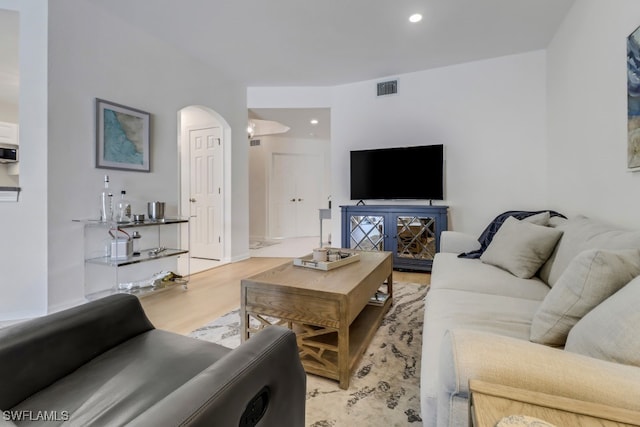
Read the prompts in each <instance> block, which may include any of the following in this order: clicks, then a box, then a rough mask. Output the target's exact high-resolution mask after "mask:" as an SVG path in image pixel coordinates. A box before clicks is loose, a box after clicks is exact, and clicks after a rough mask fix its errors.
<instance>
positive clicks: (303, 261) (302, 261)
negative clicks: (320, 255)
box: [293, 248, 360, 271]
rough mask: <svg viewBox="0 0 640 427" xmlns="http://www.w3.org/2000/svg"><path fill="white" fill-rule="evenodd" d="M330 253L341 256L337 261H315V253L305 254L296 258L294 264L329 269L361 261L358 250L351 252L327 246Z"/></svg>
mask: <svg viewBox="0 0 640 427" xmlns="http://www.w3.org/2000/svg"><path fill="white" fill-rule="evenodd" d="M327 250H328V255H329V257H331V255H334V256H335V255H337V256H338V257H339V258H338V259H337V260H335V261H314V260H313V254H309V255H306V256H303V257H302V258H294V259H293V265H295V266H298V267H306V268H312V269H314V270H323V271H329V270H333V269H334V268H338V267H342V266H343V265H347V264H351V263H353V262H356V261H360V254H358V253H357V252H349V251H346V250H342V249H337V248H327Z"/></svg>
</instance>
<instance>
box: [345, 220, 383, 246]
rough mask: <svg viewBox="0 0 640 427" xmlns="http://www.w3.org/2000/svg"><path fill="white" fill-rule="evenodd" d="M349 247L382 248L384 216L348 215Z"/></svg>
mask: <svg viewBox="0 0 640 427" xmlns="http://www.w3.org/2000/svg"><path fill="white" fill-rule="evenodd" d="M349 227H350V229H349V230H350V231H349V237H350V241H351V243H350V245H349V248H351V249H357V250H361V251H383V250H384V217H383V216H378V215H364V216H362V215H353V216H351V217H350V225H349Z"/></svg>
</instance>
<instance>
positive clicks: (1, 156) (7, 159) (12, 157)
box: [0, 144, 18, 163]
mask: <svg viewBox="0 0 640 427" xmlns="http://www.w3.org/2000/svg"><path fill="white" fill-rule="evenodd" d="M17 161H18V146H17V145H15V144H0V163H14V162H17Z"/></svg>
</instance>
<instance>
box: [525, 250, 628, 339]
mask: <svg viewBox="0 0 640 427" xmlns="http://www.w3.org/2000/svg"><path fill="white" fill-rule="evenodd" d="M638 275H640V249H623V250H611V251H606V250H599V249H590V250H586V251H584V252H581V253H580V254H578V255H577V256H576V257H575V258H574V259H573V260H572V261H571V262H570V263H569V266H568V267H567V269H566V270H565V271H564V272H563V273H562V275H561V276H560V277H559V278H558V281H557V282H556V284H555V285H554V286H553V288H551V290H550V291H549V293H548V294H547V296H546V297H545V298H544V300H543V301H542V304H541V305H540V307H538V310H537V311H536V314H535V315H534V316H533V321H532V323H531V334H530V337H529V339H530V340H531V341H533V342H537V343H540V344H546V345H552V346H562V345H564V343H565V341H566V339H567V335H568V334H569V331H570V330H571V328H572V327H573V325H575V324H576V323H577V322H578V321H579V320H580V319H581V318H582V317H583V316H584V315H585V314H587V313H588V312H589V311H591V309H593V308H594V307H595V306H597V305H598V304H600V303H601V302H602V301H604V300H605V299H606V298H608V297H609V296H610V295H612V294H614V293H615V292H617V291H618V290H619V289H620V288H622V287H623V286H624V285H626V284H627V283H629V282H630V281H631V280H632V279H633V278H634V277H636V276H638Z"/></svg>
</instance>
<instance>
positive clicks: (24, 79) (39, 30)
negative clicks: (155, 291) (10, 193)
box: [0, 0, 48, 320]
mask: <svg viewBox="0 0 640 427" xmlns="http://www.w3.org/2000/svg"><path fill="white" fill-rule="evenodd" d="M47 4H48V2H47V0H33V1H28V2H25V1H20V0H0V8H3V9H8V10H16V11H19V13H20V86H21V87H20V105H21V106H22V110H21V111H20V122H19V123H20V143H21V144H20V151H21V152H20V154H21V157H22V159H21V162H20V171H21V175H20V185H21V186H22V188H23V191H22V193H21V194H20V202H18V203H0V218H2V220H3V222H4V223H5V224H6V227H4V229H3V233H2V239H1V240H0V271H2V280H0V320H5V319H19V318H26V317H32V316H35V315H38V314H43V313H44V312H46V308H47V26H48V24H47Z"/></svg>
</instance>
